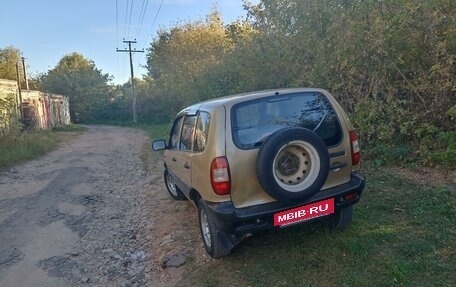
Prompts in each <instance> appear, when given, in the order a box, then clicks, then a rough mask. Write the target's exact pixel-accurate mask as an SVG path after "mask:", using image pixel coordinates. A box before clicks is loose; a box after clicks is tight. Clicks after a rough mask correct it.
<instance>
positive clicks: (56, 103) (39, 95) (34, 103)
mask: <svg viewBox="0 0 456 287" xmlns="http://www.w3.org/2000/svg"><path fill="white" fill-rule="evenodd" d="M22 108H23V111H24V124H25V125H26V126H27V127H29V128H32V129H49V128H54V127H57V126H62V125H68V124H70V123H71V122H70V104H69V101H68V97H65V96H62V95H56V94H48V93H43V92H40V91H27V90H26V91H22Z"/></svg>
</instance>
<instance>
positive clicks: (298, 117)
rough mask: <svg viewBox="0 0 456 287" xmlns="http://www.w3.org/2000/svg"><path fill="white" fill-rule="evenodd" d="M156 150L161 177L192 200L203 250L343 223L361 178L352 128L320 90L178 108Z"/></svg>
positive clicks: (220, 250)
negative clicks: (323, 221)
mask: <svg viewBox="0 0 456 287" xmlns="http://www.w3.org/2000/svg"><path fill="white" fill-rule="evenodd" d="M152 147H153V149H154V150H165V152H164V162H165V163H164V164H165V173H164V176H165V184H166V188H167V190H168V192H169V193H170V195H171V196H172V197H173V198H174V199H177V200H181V199H185V198H187V199H189V200H190V201H191V202H193V203H194V204H195V206H196V207H197V208H198V213H199V216H198V218H199V226H200V231H201V236H202V239H203V243H204V246H205V248H206V251H207V252H208V253H209V255H211V256H212V257H215V258H218V257H222V256H225V255H227V254H229V253H230V252H231V250H232V249H233V247H235V246H236V245H237V244H238V243H239V242H240V241H241V240H242V239H243V238H244V237H245V236H247V235H250V234H251V233H253V232H255V231H258V230H262V229H265V228H272V227H286V226H289V225H292V224H296V223H301V222H305V221H308V220H310V219H314V218H317V217H322V216H326V217H328V218H329V219H330V221H329V222H331V226H332V228H333V229H343V228H345V227H346V226H347V225H349V224H350V222H351V219H352V213H353V208H352V205H353V204H355V203H357V202H358V201H359V199H360V196H361V192H362V190H363V188H364V177H363V176H362V175H361V174H360V173H359V163H360V150H359V144H358V138H357V135H356V133H355V131H354V129H353V126H352V125H351V123H350V121H349V120H348V117H347V115H346V114H345V112H344V111H343V110H342V108H341V106H340V105H339V104H338V103H337V101H336V100H335V99H334V98H333V97H332V96H331V95H330V94H329V93H328V92H327V91H325V90H322V89H304V88H300V89H283V90H274V91H260V92H251V93H246V94H240V95H234V96H229V97H224V98H216V99H213V100H210V101H206V102H202V103H198V104H195V105H193V106H190V107H188V108H186V109H184V110H182V111H181V112H180V113H179V114H178V115H177V117H176V119H175V121H174V124H173V127H172V129H171V133H170V136H169V139H168V140H166V141H165V140H157V141H154V142H153V144H152Z"/></svg>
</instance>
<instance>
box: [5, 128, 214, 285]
mask: <svg viewBox="0 0 456 287" xmlns="http://www.w3.org/2000/svg"><path fill="white" fill-rule="evenodd" d="M162 173H163V167H162V161H161V157H160V155H159V154H156V153H152V152H151V151H150V143H149V139H148V138H147V137H146V135H145V134H144V133H143V132H141V131H138V130H134V129H128V128H119V127H106V126H89V127H88V130H87V131H86V132H84V133H83V134H81V135H79V136H78V137H77V138H75V139H73V140H72V141H71V142H69V143H67V144H66V145H65V146H63V147H61V148H60V149H58V150H56V151H54V152H52V153H50V154H48V155H46V156H44V157H42V158H40V159H38V160H34V161H31V162H28V163H25V164H23V165H19V166H16V167H14V168H12V169H10V170H8V171H4V172H2V173H0V243H1V245H0V286H4V287H8V286H22V287H27V286H48V287H52V286H173V285H175V284H176V283H177V282H179V281H180V280H181V276H182V274H183V272H185V271H186V270H188V268H190V266H189V262H187V263H185V264H184V265H182V266H181V267H168V268H164V267H163V265H164V262H165V261H166V260H168V259H167V258H171V257H173V256H175V257H174V259H177V261H181V262H177V263H176V262H174V263H173V264H170V265H174V266H178V265H180V264H182V263H183V261H185V258H192V260H191V264H193V266H194V265H195V264H202V263H204V262H206V261H207V260H209V259H208V257H207V256H206V254H205V253H204V252H203V248H202V244H201V241H200V238H199V234H198V228H197V219H196V216H197V213H196V211H195V209H194V207H193V206H192V205H191V204H190V203H189V202H187V201H173V200H172V199H170V197H169V196H168V195H167V194H166V191H165V190H164V185H163V180H162ZM181 283H182V282H181Z"/></svg>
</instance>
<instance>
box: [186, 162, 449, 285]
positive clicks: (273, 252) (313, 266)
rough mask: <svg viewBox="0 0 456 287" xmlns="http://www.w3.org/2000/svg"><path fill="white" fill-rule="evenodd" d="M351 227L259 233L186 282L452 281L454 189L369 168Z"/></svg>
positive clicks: (321, 226)
mask: <svg viewBox="0 0 456 287" xmlns="http://www.w3.org/2000/svg"><path fill="white" fill-rule="evenodd" d="M365 174H366V176H367V179H368V181H367V187H366V189H365V192H364V194H363V197H362V199H361V202H360V203H359V204H357V205H356V207H355V218H354V220H353V223H352V225H351V227H350V228H348V229H347V230H345V231H342V232H331V231H329V230H328V229H327V228H326V225H325V222H324V221H319V222H317V221H315V222H313V223H310V224H304V225H298V226H294V227H290V228H288V229H280V230H271V231H268V232H263V233H261V234H256V235H255V236H253V237H250V238H248V239H247V240H245V241H243V242H242V243H241V244H240V245H239V246H238V248H237V249H236V250H235V252H234V253H233V254H232V255H230V256H228V257H226V258H223V259H220V260H212V261H210V262H209V263H207V264H205V265H202V266H200V267H198V269H197V270H195V269H192V272H191V273H187V274H186V276H185V277H184V279H183V280H182V282H181V284H180V285H182V286H454V283H455V282H456V273H455V272H454V271H455V270H456V269H455V268H456V224H455V222H456V186H446V187H442V186H441V187H424V186H418V185H416V184H414V183H413V182H407V181H404V180H403V179H401V178H399V177H397V176H395V175H394V174H391V173H388V172H387V171H385V170H381V169H376V168H373V167H368V168H366V169H365Z"/></svg>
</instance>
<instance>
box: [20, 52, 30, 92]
mask: <svg viewBox="0 0 456 287" xmlns="http://www.w3.org/2000/svg"><path fill="white" fill-rule="evenodd" d="M21 59H22V68H23V69H24V80H25V88H26V89H27V91H28V90H29V84H28V79H27V72H26V70H25V58H24V57H22V58H21Z"/></svg>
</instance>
